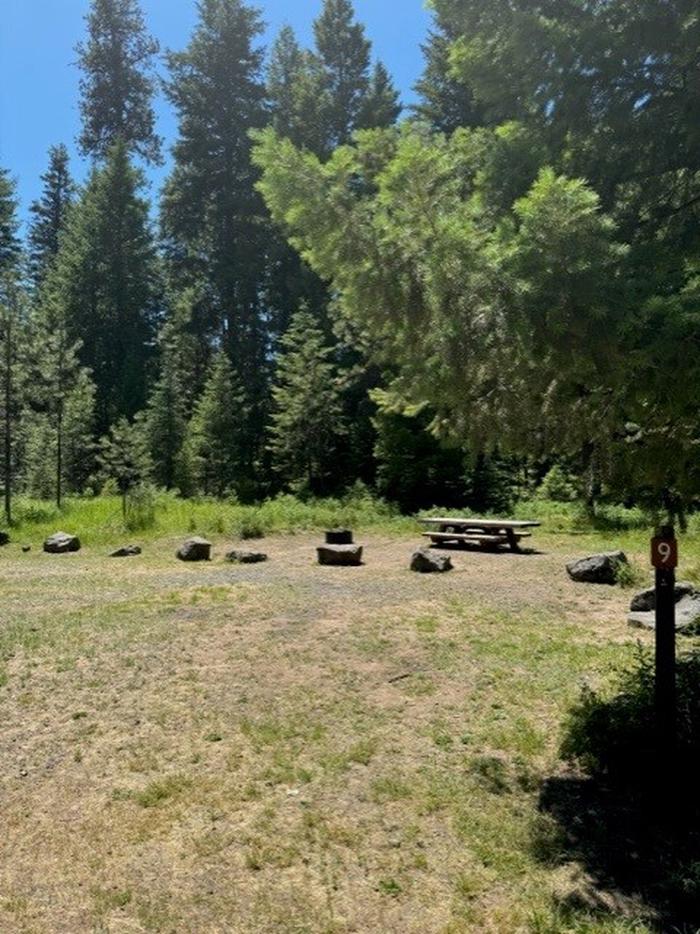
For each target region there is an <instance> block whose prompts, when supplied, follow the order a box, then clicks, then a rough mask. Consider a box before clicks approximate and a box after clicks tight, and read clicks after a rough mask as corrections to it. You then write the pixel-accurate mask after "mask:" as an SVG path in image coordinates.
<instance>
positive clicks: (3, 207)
mask: <svg viewBox="0 0 700 934" xmlns="http://www.w3.org/2000/svg"><path fill="white" fill-rule="evenodd" d="M17 230H18V223H17V198H16V195H15V185H14V182H13V181H12V179H11V178H10V173H9V172H8V171H7V169H0V277H2V278H3V279H5V280H6V281H7V279H8V277H10V278H12V276H15V275H16V274H17V271H18V267H19V262H20V257H21V254H22V248H21V244H20V239H19V237H18V235H17Z"/></svg>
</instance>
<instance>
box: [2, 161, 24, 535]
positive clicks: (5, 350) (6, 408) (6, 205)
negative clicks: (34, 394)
mask: <svg viewBox="0 0 700 934" xmlns="http://www.w3.org/2000/svg"><path fill="white" fill-rule="evenodd" d="M16 212H17V199H16V197H15V186H14V183H13V182H12V179H11V178H10V176H9V173H8V172H7V170H6V169H0V432H1V435H0V453H1V461H0V470H2V478H3V487H4V494H3V496H4V506H5V519H6V520H7V523H8V524H11V523H12V493H13V482H14V478H15V474H16V470H17V463H16V461H17V453H16V434H17V428H18V422H19V420H20V418H21V413H22V402H23V398H22V390H23V385H22V383H23V362H24V361H23V351H24V339H23V331H24V327H25V320H26V312H25V302H24V296H23V294H22V291H21V289H20V285H19V280H20V264H21V257H22V249H21V244H20V241H19V237H18V236H17V229H18V223H17V213H16Z"/></svg>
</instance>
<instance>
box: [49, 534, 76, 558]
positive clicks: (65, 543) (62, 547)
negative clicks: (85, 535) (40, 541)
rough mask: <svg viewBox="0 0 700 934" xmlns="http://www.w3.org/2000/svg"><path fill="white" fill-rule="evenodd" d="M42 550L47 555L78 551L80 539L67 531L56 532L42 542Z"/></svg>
mask: <svg viewBox="0 0 700 934" xmlns="http://www.w3.org/2000/svg"><path fill="white" fill-rule="evenodd" d="M44 551H45V552H46V554H48V555H65V554H68V553H69V552H71V551H80V539H79V538H78V536H77V535H69V534H68V533H67V532H56V534H55V535H50V536H49V537H48V538H47V539H46V541H45V542H44Z"/></svg>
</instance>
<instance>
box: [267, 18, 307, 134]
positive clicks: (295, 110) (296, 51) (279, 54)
mask: <svg viewBox="0 0 700 934" xmlns="http://www.w3.org/2000/svg"><path fill="white" fill-rule="evenodd" d="M306 70H307V55H306V53H305V52H304V50H303V49H302V48H301V46H300V45H299V42H298V41H297V37H296V35H295V33H294V30H293V29H292V27H291V26H285V27H284V28H283V29H282V30H281V31H280V34H279V35H278V37H277V39H276V40H275V42H274V43H273V46H272V49H271V51H270V60H269V62H268V65H267V71H266V79H267V96H268V98H269V100H270V101H271V103H272V126H273V127H274V128H275V131H276V132H277V133H279V135H280V136H284V137H287V138H288V139H291V140H292V142H293V143H295V144H296V145H298V146H301V145H303V144H304V142H305V138H306V136H307V134H308V133H309V129H310V128H309V127H308V125H307V126H305V125H304V111H303V93H302V88H301V83H302V82H303V80H304V77H305V73H306ZM306 116H308V111H307V113H306Z"/></svg>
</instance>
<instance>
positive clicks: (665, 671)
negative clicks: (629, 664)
mask: <svg viewBox="0 0 700 934" xmlns="http://www.w3.org/2000/svg"><path fill="white" fill-rule="evenodd" d="M651 563H652V564H653V566H654V567H655V568H656V686H655V692H656V727H657V730H658V741H659V750H660V751H662V750H663V751H665V752H669V753H672V752H673V749H674V746H675V740H676V568H677V567H678V541H677V539H676V535H675V532H674V530H673V527H672V526H664V527H663V528H661V529H660V530H659V533H658V535H657V536H656V537H655V538H654V539H653V540H652V543H651Z"/></svg>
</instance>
